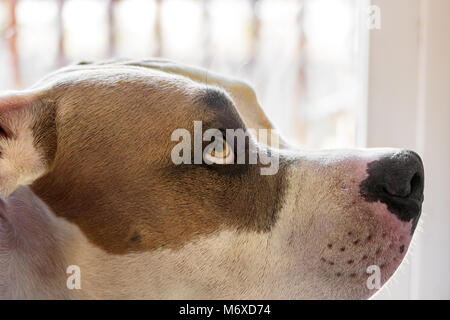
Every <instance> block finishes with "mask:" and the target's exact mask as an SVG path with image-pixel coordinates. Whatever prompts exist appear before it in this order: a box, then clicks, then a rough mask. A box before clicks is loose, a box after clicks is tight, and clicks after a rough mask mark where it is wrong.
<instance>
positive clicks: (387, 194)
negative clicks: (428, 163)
mask: <svg viewBox="0 0 450 320" xmlns="http://www.w3.org/2000/svg"><path fill="white" fill-rule="evenodd" d="M367 173H368V174H369V176H368V178H367V179H366V180H364V181H363V182H362V183H361V185H360V189H361V190H360V191H361V194H362V195H363V197H364V198H365V199H366V200H367V201H370V202H373V201H381V202H383V203H385V204H386V205H387V207H388V209H389V211H391V212H392V213H393V214H395V215H396V216H397V217H398V218H399V219H400V220H402V221H410V220H413V226H414V227H415V225H416V224H417V221H418V219H419V216H420V212H421V210H422V202H423V187H424V172H423V164H422V160H421V159H420V157H419V155H418V154H417V153H415V152H413V151H406V150H405V151H401V152H398V153H395V154H392V155H389V156H386V157H382V158H380V159H379V160H377V161H373V162H371V163H369V164H368V169H367Z"/></svg>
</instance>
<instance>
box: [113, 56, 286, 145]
mask: <svg viewBox="0 0 450 320" xmlns="http://www.w3.org/2000/svg"><path fill="white" fill-rule="evenodd" d="M109 63H114V64H122V65H132V66H139V67H145V68H151V69H156V70H161V71H164V72H168V73H174V74H177V75H181V76H185V77H187V78H189V79H191V80H193V81H195V82H198V83H200V84H208V85H214V86H217V87H220V88H222V89H224V90H225V91H227V92H228V94H229V95H230V96H231V98H232V99H233V101H234V103H235V105H236V107H237V109H238V111H239V113H240V115H241V117H242V119H243V120H244V123H245V125H246V126H247V128H249V129H253V130H258V129H268V130H270V132H271V137H268V139H267V138H265V140H268V141H264V140H263V141H261V139H260V137H257V138H258V139H259V142H261V143H265V144H268V145H272V146H274V147H279V148H283V147H287V146H288V144H287V143H286V142H285V141H284V140H283V139H282V138H281V137H280V136H279V133H278V131H277V130H276V129H275V127H274V126H273V125H272V123H271V122H270V121H269V119H268V118H267V116H266V114H265V113H264V110H263V109H262V108H261V106H260V105H259V102H258V99H257V97H256V94H255V91H254V90H253V88H252V87H251V86H250V85H248V84H247V83H245V82H243V81H241V80H237V79H234V78H231V77H226V76H222V75H219V74H217V73H214V72H211V71H209V70H206V69H202V68H198V67H192V66H188V65H183V64H179V63H174V62H171V61H167V60H158V59H154V60H152V59H151V60H142V61H115V62H109Z"/></svg>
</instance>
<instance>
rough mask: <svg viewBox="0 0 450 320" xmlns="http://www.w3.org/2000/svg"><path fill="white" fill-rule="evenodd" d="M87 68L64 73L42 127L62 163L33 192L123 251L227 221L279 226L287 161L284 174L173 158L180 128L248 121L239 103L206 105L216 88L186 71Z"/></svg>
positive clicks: (107, 246)
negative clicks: (191, 77)
mask: <svg viewBox="0 0 450 320" xmlns="http://www.w3.org/2000/svg"><path fill="white" fill-rule="evenodd" d="M81 68H82V67H80V70H79V71H77V72H74V71H71V72H66V73H64V72H63V73H62V74H61V75H58V74H56V75H55V79H56V81H55V83H56V84H57V85H55V86H53V87H52V88H51V90H48V91H47V92H46V93H45V97H46V99H47V102H46V108H48V110H47V111H45V112H47V113H46V116H45V117H44V118H45V119H46V120H45V121H43V120H41V121H40V122H38V125H37V127H35V132H41V134H40V135H39V136H40V138H39V139H38V140H39V143H40V144H42V145H43V146H44V149H45V150H46V155H47V157H49V158H52V159H53V161H51V162H52V165H51V167H50V170H49V171H48V173H47V174H46V175H45V176H43V177H42V178H40V179H39V180H37V181H35V183H34V184H33V185H32V189H33V191H34V192H35V193H36V194H37V195H38V196H39V197H40V198H41V199H43V200H44V201H45V202H46V203H47V204H48V205H49V206H50V207H51V209H52V210H53V211H54V212H55V213H56V214H57V215H58V216H62V217H65V218H67V219H68V220H69V221H71V222H73V223H75V224H76V225H78V226H79V227H80V229H81V230H82V231H83V232H84V234H85V235H86V236H87V238H88V239H89V240H90V241H91V242H92V243H94V244H95V245H96V246H98V247H101V248H102V249H104V250H106V251H108V252H110V253H116V254H123V253H127V252H130V251H142V250H154V249H157V248H179V247H181V246H182V245H184V244H185V243H187V242H188V241H191V240H192V239H195V238H198V237H201V236H203V235H208V234H212V233H215V232H217V231H218V230H220V229H223V228H231V229H237V230H241V231H243V232H261V231H268V230H270V228H271V227H272V226H273V224H274V223H275V221H276V219H277V212H278V210H279V209H280V206H281V202H282V198H283V197H282V196H283V194H284V188H285V182H284V171H285V169H284V165H283V164H280V170H279V172H278V174H277V175H273V176H261V175H260V170H259V169H260V165H228V166H219V165H212V166H208V165H180V166H176V165H174V164H173V163H172V162H171V158H170V152H171V149H172V148H173V146H174V145H175V144H176V142H171V140H170V136H171V133H172V132H173V130H175V129H177V128H186V129H188V130H190V131H192V129H193V121H195V120H202V121H203V122H204V124H207V125H208V126H211V127H216V128H238V127H241V128H245V126H244V124H243V121H242V119H240V117H239V115H238V112H237V111H236V110H235V107H234V105H233V103H232V102H231V101H228V104H227V105H226V106H225V107H224V108H221V110H219V111H217V110H212V109H211V108H210V107H208V106H207V105H206V104H204V105H202V102H205V98H204V97H205V88H206V87H205V86H200V85H198V84H196V83H194V82H192V81H190V80H186V79H185V78H182V77H179V76H169V75H166V74H163V73H160V72H156V71H151V70H145V69H138V68H135V67H120V68H111V67H110V66H109V67H104V68H101V67H95V68H91V69H89V68H88V69H81ZM83 68H84V67H83ZM208 90H215V89H207V90H206V94H207V93H208ZM216 93H217V92H216ZM209 94H213V95H214V94H215V91H212V92H211V91H210V92H209ZM217 94H218V96H221V93H217ZM202 97H203V98H202ZM207 97H208V96H206V99H208V98H207ZM210 97H211V96H210ZM222 98H223V97H222ZM225 99H227V98H226V96H225ZM221 101H222V102H223V99H222V100H221ZM222 107H223V106H222ZM51 110H55V113H52V111H51ZM53 118H54V119H55V122H54V124H53V122H52V121H49V122H47V119H53ZM42 128H44V129H42ZM203 129H204V130H206V129H208V127H206V125H205V126H204V128H203ZM42 132H46V133H45V134H43V133H42Z"/></svg>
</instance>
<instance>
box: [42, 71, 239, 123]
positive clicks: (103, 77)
mask: <svg viewBox="0 0 450 320" xmlns="http://www.w3.org/2000/svg"><path fill="white" fill-rule="evenodd" d="M35 88H37V90H39V91H40V92H41V94H40V96H41V97H43V99H44V100H45V99H46V98H49V97H50V99H52V98H54V99H58V100H60V99H62V100H63V101H64V99H66V100H67V99H68V100H70V101H71V102H72V101H74V100H76V99H82V98H83V96H84V97H86V96H88V97H89V98H90V99H91V100H92V103H95V102H96V101H98V100H99V101H100V103H102V104H108V100H109V101H111V102H115V101H122V100H126V101H125V103H126V104H130V101H134V103H135V104H139V105H140V106H144V107H149V106H150V107H153V110H149V111H154V109H155V108H158V106H160V107H161V108H159V109H160V111H161V109H162V108H164V107H165V108H166V110H165V111H170V109H171V108H177V109H178V110H180V109H184V110H183V112H185V113H186V114H184V117H183V119H189V120H202V121H205V122H210V123H211V124H214V123H215V124H216V125H217V126H220V127H223V126H224V125H225V126H227V127H229V128H236V127H244V126H245V125H244V123H243V121H242V119H241V117H240V115H239V112H238V111H237V108H236V106H235V105H234V102H233V100H232V98H231V97H230V95H229V94H228V93H227V92H226V91H225V90H224V89H223V88H219V87H216V86H210V85H207V84H206V83H205V84H203V83H199V82H196V81H193V80H191V79H189V78H187V77H185V76H182V75H177V74H173V73H170V72H166V71H162V70H155V69H149V68H142V67H139V66H130V65H115V64H113V65H109V64H108V65H75V66H69V67H66V68H63V69H60V70H58V71H56V72H54V73H52V74H50V75H49V76H47V77H45V78H44V79H42V80H41V81H40V82H39V83H37V84H36V86H35ZM106 95H107V97H105V96H106ZM96 97H98V99H97V98H96ZM130 98H133V99H130ZM155 102H156V103H155ZM163 105H165V106H164V107H163ZM129 107H130V108H132V107H136V105H134V106H133V105H130V106H129ZM80 111H82V110H80ZM123 111H124V112H126V109H125V108H124V109H123ZM176 119H177V118H176V117H175V118H170V121H171V123H172V124H174V120H176ZM155 120H156V119H153V121H155ZM160 120H161V118H160ZM221 121H224V122H226V123H221Z"/></svg>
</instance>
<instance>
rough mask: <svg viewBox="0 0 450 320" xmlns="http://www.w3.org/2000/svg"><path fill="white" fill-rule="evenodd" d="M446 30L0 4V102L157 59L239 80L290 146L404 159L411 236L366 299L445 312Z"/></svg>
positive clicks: (345, 10)
mask: <svg viewBox="0 0 450 320" xmlns="http://www.w3.org/2000/svg"><path fill="white" fill-rule="evenodd" d="M449 21H450V1H448V0H373V1H369V0H0V36H1V37H0V90H8V89H21V88H24V87H27V86H29V85H31V84H33V83H34V82H35V81H37V80H38V79H39V78H40V77H42V76H44V75H45V74H46V73H48V72H50V71H52V70H55V69H57V68H59V67H62V66H64V65H67V64H70V63H74V62H77V61H80V60H99V59H106V58H108V59H109V58H113V57H123V58H135V59H136V58H148V57H163V58H168V59H174V60H177V61H181V62H184V63H188V64H194V65H200V66H203V67H205V68H208V69H211V70H213V71H216V72H220V73H224V74H228V75H231V76H234V77H239V78H243V79H245V80H247V81H248V82H249V83H251V84H252V85H253V86H254V88H255V89H256V92H257V95H258V98H259V100H260V102H261V105H262V106H263V108H264V109H265V111H266V113H267V115H268V116H269V118H270V119H271V120H272V121H273V122H274V123H275V125H276V126H277V127H278V129H279V130H280V131H281V133H282V134H283V136H284V137H285V138H286V139H287V140H288V141H290V142H291V143H292V144H294V145H296V146H298V147H301V148H307V149H309V148H311V149H312V148H354V147H387V146H389V147H402V148H409V149H413V150H415V151H417V152H418V153H419V154H420V155H421V156H422V157H423V160H424V163H425V171H426V187H425V188H426V194H425V199H426V202H425V204H424V211H425V213H424V219H423V220H424V223H423V226H422V227H421V229H422V232H420V233H419V234H418V235H417V236H416V238H415V245H414V248H413V250H412V254H410V255H409V258H408V260H409V261H408V262H409V263H407V264H405V265H404V266H403V267H402V268H401V270H400V271H399V272H398V273H397V274H396V275H395V276H394V278H393V280H392V281H390V283H389V285H388V286H387V287H386V288H384V289H383V290H382V291H381V292H380V293H379V294H378V295H377V297H376V298H384V299H397V298H402V299H409V298H413V299H418V298H441V299H450V275H449V273H450V249H449V245H450V214H449V212H448V211H449V207H450V201H449V199H450V192H449V186H448V183H449V181H450V170H449V165H450V129H449V127H450V126H449V121H450V94H449V92H450V43H449V36H448V34H449V32H450V22H449Z"/></svg>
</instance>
